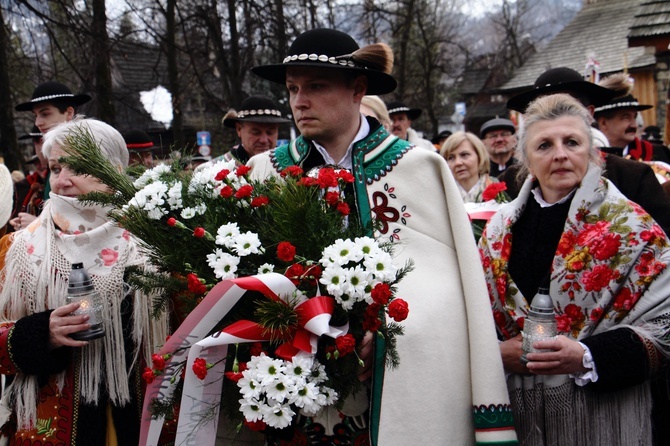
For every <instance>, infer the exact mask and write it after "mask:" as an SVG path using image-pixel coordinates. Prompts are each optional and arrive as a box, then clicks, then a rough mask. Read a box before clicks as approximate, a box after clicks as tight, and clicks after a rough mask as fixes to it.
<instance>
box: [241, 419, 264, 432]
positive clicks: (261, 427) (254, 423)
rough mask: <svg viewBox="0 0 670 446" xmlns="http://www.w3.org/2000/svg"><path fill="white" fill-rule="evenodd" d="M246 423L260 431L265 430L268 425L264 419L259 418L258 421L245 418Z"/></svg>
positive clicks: (252, 428) (253, 429)
mask: <svg viewBox="0 0 670 446" xmlns="http://www.w3.org/2000/svg"><path fill="white" fill-rule="evenodd" d="M244 425H245V426H246V427H248V428H249V429H251V430H252V431H256V432H260V431H262V430H264V429H265V428H266V427H267V425H266V424H265V422H264V421H262V420H258V421H247V420H244Z"/></svg>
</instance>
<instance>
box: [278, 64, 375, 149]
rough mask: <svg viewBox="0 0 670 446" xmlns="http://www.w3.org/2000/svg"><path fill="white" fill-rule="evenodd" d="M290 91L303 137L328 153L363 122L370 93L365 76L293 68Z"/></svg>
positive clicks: (288, 75) (288, 74) (289, 76)
mask: <svg viewBox="0 0 670 446" xmlns="http://www.w3.org/2000/svg"><path fill="white" fill-rule="evenodd" d="M286 88H287V89H288V92H289V102H290V104H291V110H292V112H293V119H294V120H295V124H296V126H297V127H298V130H300V133H301V134H302V135H303V136H304V137H306V138H308V139H313V140H315V141H316V142H318V143H319V144H321V145H323V146H324V147H326V149H328V144H329V143H331V142H333V141H338V140H339V138H341V136H342V135H343V134H347V133H349V132H350V131H351V126H352V123H353V122H354V121H356V120H358V121H360V111H359V110H360V103H361V98H362V97H363V96H364V95H365V90H366V89H367V79H366V78H365V76H358V77H356V78H353V79H352V78H350V77H348V76H346V75H345V74H344V73H343V72H342V71H341V70H334V69H330V68H314V67H291V68H288V69H287V70H286Z"/></svg>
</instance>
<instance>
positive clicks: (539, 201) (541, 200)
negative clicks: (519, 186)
mask: <svg viewBox="0 0 670 446" xmlns="http://www.w3.org/2000/svg"><path fill="white" fill-rule="evenodd" d="M576 190H577V188H576V187H575V188H574V189H572V191H571V192H570V193H569V194H568V195H566V196H565V197H563V198H561V199H560V200H558V201H557V202H556V203H547V202H546V201H545V200H544V197H543V196H542V189H540V186H537V187H536V188H535V189H533V190H531V192H532V193H533V197H535V201H537V204H539V205H540V207H541V208H548V207H551V206H553V205H555V204H561V203H565V202H566V201H568V200H569V199H570V197H572V196H573V195H574V193H575V191H576Z"/></svg>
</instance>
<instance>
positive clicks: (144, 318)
mask: <svg viewBox="0 0 670 446" xmlns="http://www.w3.org/2000/svg"><path fill="white" fill-rule="evenodd" d="M313 56H314V57H313ZM392 60H393V57H392V51H391V49H390V48H389V47H388V46H387V45H385V44H381V43H376V44H372V45H368V46H364V47H359V45H358V44H357V43H356V42H355V41H354V39H353V38H352V37H351V36H349V35H347V34H345V33H342V32H340V31H336V30H332V29H315V30H311V31H307V32H305V33H303V34H301V35H300V36H298V37H297V38H296V39H295V40H294V42H293V43H292V45H291V46H290V48H289V51H288V54H286V58H285V59H284V60H283V61H281V62H278V63H275V64H270V65H262V66H257V67H254V68H253V69H252V72H253V73H254V74H255V75H257V76H259V77H260V78H262V79H265V80H267V81H269V82H273V83H278V84H281V85H284V86H285V87H286V89H287V94H288V98H289V105H290V108H291V113H292V121H291V119H288V118H287V117H285V116H284V115H283V114H282V112H281V111H280V110H279V107H277V105H276V104H275V103H274V102H273V101H272V100H271V99H269V98H268V97H265V96H262V95H252V96H249V97H248V98H247V99H245V100H244V101H243V102H242V104H241V105H240V107H239V108H238V109H236V110H230V111H229V112H228V113H227V114H226V115H225V116H224V118H223V122H222V123H223V125H224V126H225V127H227V128H229V129H231V130H232V129H234V131H235V133H236V135H237V137H238V138H239V144H238V145H236V146H235V147H233V148H232V149H231V150H230V151H228V152H227V153H226V154H224V155H223V156H222V157H220V158H219V159H224V160H228V161H230V160H234V161H235V162H236V163H237V164H238V165H245V164H246V165H248V166H250V167H251V168H252V170H251V173H252V176H253V177H254V178H255V179H259V180H262V179H265V178H269V177H273V176H280V175H281V174H282V172H283V171H284V170H286V169H288V168H291V167H292V166H300V167H301V168H302V169H303V170H304V171H305V172H308V171H309V170H310V169H312V168H315V167H318V166H322V165H334V166H338V167H340V168H343V169H348V170H349V171H351V173H352V174H353V176H354V178H355V182H354V184H355V186H354V187H353V188H352V190H347V191H346V193H350V194H353V197H354V201H355V203H356V208H355V210H354V211H353V213H352V216H351V217H350V218H356V219H358V220H359V221H360V222H361V223H362V227H373V226H371V225H369V223H370V222H372V221H376V222H377V223H382V224H377V225H375V226H374V227H375V228H378V229H376V233H375V235H376V236H378V237H383V238H386V239H391V240H393V241H394V243H395V244H397V245H399V246H400V249H398V250H397V254H396V256H397V259H396V260H397V262H398V263H399V264H403V263H405V262H406V261H409V260H411V261H413V262H414V265H415V266H414V271H412V272H411V273H410V274H409V275H408V277H407V278H406V279H405V280H403V281H402V282H401V283H400V285H399V293H400V294H402V296H403V298H405V299H406V300H407V301H408V302H409V305H410V306H411V309H412V311H411V318H410V319H408V322H407V324H406V326H405V334H404V336H402V337H401V338H399V339H398V343H397V349H398V352H399V354H400V357H401V358H402V361H403V363H402V365H401V366H400V368H398V369H397V370H393V371H388V370H385V367H384V364H382V363H380V362H379V361H378V360H376V358H378V355H376V354H375V349H379V348H383V345H381V344H380V342H379V341H378V340H377V339H376V338H375V337H373V336H371V335H370V336H368V337H366V341H365V343H364V345H363V347H362V348H361V349H360V351H358V355H359V357H360V360H361V364H362V365H361V366H360V370H359V378H360V379H361V381H363V382H365V383H366V384H367V385H366V386H365V390H364V391H363V392H362V393H360V394H356V395H351V396H350V397H348V399H347V400H346V401H344V403H343V404H342V405H341V406H338V408H335V407H327V408H325V409H323V410H322V411H321V412H320V413H319V414H317V415H315V416H311V417H300V418H299V421H298V422H297V423H296V424H295V425H294V426H292V430H291V433H290V435H288V436H287V434H286V433H283V434H281V435H279V434H277V433H276V432H270V431H268V432H266V434H265V435H263V436H258V437H253V436H249V437H248V438H247V437H244V438H242V437H240V436H239V434H238V433H237V432H235V430H234V429H227V432H226V433H225V435H221V436H220V438H218V441H219V442H220V444H229V442H231V441H239V442H242V441H244V442H245V443H242V444H259V445H260V444H266V445H289V444H306V445H335V444H359V445H367V444H371V445H404V444H412V443H415V442H419V443H422V444H458V445H465V444H475V443H477V444H479V443H482V444H485V443H490V444H517V443H519V444H523V445H631V444H644V445H647V444H658V445H661V444H667V443H668V441H670V426H667V422H666V420H667V418H668V416H670V397H669V389H668V367H667V357H668V356H669V355H670V342H669V341H670V337H669V336H670V333H669V329H670V325H669V324H670V299H668V298H669V297H670V286H669V285H668V284H666V280H670V270H669V268H668V264H669V262H670V244H669V242H668V235H667V234H670V232H669V231H670V196H668V195H667V194H666V193H665V192H664V190H663V188H662V186H661V184H660V182H659V180H658V179H657V177H656V176H655V174H654V171H653V170H652V169H651V167H650V165H649V164H650V163H651V162H653V161H660V162H667V161H670V151H669V150H668V149H667V148H666V147H664V146H662V145H661V144H658V141H655V142H650V141H647V140H645V139H642V138H640V136H639V131H638V127H637V124H636V117H637V113H638V112H639V111H641V110H644V109H647V108H649V107H651V105H646V104H640V103H639V102H638V101H637V99H635V98H634V97H633V96H632V85H631V83H630V81H629V80H628V77H627V76H623V75H613V76H611V77H609V78H605V79H603V81H601V83H600V84H593V83H591V82H588V81H586V80H584V78H583V77H582V76H581V75H580V74H579V73H577V72H575V71H574V70H571V69H569V68H554V69H550V70H547V71H546V72H545V73H543V74H542V75H541V76H540V77H539V78H538V79H537V81H536V82H535V85H534V87H533V88H532V89H531V90H529V91H527V92H524V93H521V94H519V95H516V96H514V97H512V98H510V100H509V101H508V103H507V107H508V108H509V109H510V110H516V111H518V112H519V113H521V114H522V116H523V118H522V119H521V120H520V124H519V125H517V124H515V122H513V121H511V120H510V119H507V118H501V117H495V118H493V119H491V120H489V121H487V122H485V123H484V124H483V125H482V126H481V128H480V129H479V130H478V134H475V133H472V132H466V131H455V132H453V133H452V132H451V131H443V132H440V133H438V134H436V135H435V137H434V138H433V139H432V140H430V141H429V140H427V139H424V138H422V137H421V136H420V134H419V133H418V132H417V131H416V130H415V129H414V128H412V124H413V121H416V119H417V118H418V117H419V116H420V114H421V110H420V109H416V108H410V107H408V106H407V105H405V104H404V103H403V102H400V101H395V102H391V103H388V104H385V103H384V102H383V100H382V99H381V98H380V97H379V96H380V95H386V94H389V93H392V92H393V91H394V90H395V88H396V85H397V84H396V80H395V79H394V78H393V76H392V75H391V69H392ZM90 99H91V98H90V96H88V95H75V94H73V93H72V92H71V91H70V90H69V88H67V87H66V86H65V85H63V84H59V83H57V82H47V83H45V84H41V85H39V86H38V87H37V88H36V89H35V91H34V93H33V96H32V99H31V100H30V101H28V102H25V103H22V104H19V105H17V106H16V110H17V111H31V112H33V113H34V115H35V127H34V128H33V129H32V131H31V132H30V133H28V134H26V135H25V139H31V140H32V141H33V144H34V149H35V156H34V158H31V159H30V160H28V161H29V162H30V163H31V165H32V166H34V167H32V170H31V171H30V172H28V173H27V174H26V175H23V176H21V175H12V174H11V173H10V172H9V171H7V169H6V168H4V166H1V165H0V194H2V195H3V201H2V202H0V203H2V205H1V206H0V224H2V225H3V227H4V228H5V230H7V232H8V234H6V235H4V236H3V237H2V239H0V352H1V353H2V354H1V355H0V373H2V375H4V376H5V377H6V380H5V383H4V386H3V389H2V399H1V400H0V406H1V407H2V410H0V434H1V435H2V436H4V437H6V438H8V439H9V442H10V444H21V445H32V444H35V445H36V444H65V445H68V444H75V443H78V444H91V445H94V444H95V445H98V444H100V445H101V444H106V445H131V444H137V442H138V438H139V426H140V413H139V408H140V407H141V405H140V404H138V402H140V401H141V399H142V396H143V389H142V386H141V385H140V380H139V373H140V370H142V367H143V366H144V365H145V364H146V363H149V362H151V353H152V349H153V348H155V346H156V345H158V344H160V342H161V340H162V339H164V338H165V336H166V335H167V334H168V333H169V331H170V327H169V326H168V318H167V315H166V314H162V315H159V316H158V317H151V296H147V295H144V294H143V293H142V292H140V291H139V290H137V289H135V288H133V287H131V286H130V285H129V284H127V283H126V282H127V281H126V275H125V272H126V270H127V268H129V267H138V266H139V267H142V268H148V269H150V268H151V265H150V263H149V261H148V260H147V258H146V257H145V256H144V255H143V254H142V253H141V250H139V249H138V241H137V240H135V239H134V238H133V237H132V236H131V235H129V234H127V233H126V232H125V231H124V230H123V229H122V228H119V227H117V226H116V225H115V224H114V223H113V222H112V221H111V220H110V219H109V217H108V216H107V214H106V209H105V208H104V207H100V206H93V205H90V204H85V203H83V202H80V201H79V200H78V199H77V197H78V196H80V195H81V194H85V193H87V192H91V191H99V192H110V191H108V190H107V188H106V187H105V186H104V185H103V184H102V183H100V182H99V181H98V180H97V179H96V178H93V177H89V176H81V175H75V174H74V173H73V172H72V171H70V169H69V168H68V167H67V166H65V165H61V163H60V161H59V159H60V157H61V156H62V155H63V154H64V152H65V150H66V149H67V145H68V144H69V141H70V139H69V137H70V136H72V135H76V134H77V133H78V132H82V131H89V132H90V133H91V134H93V135H94V137H95V139H96V141H98V143H99V145H100V148H101V150H102V151H103V153H104V154H105V156H106V157H107V158H108V159H109V160H110V161H111V162H112V164H114V166H115V167H116V168H118V169H119V171H123V170H125V169H126V168H127V167H128V165H129V163H130V164H135V165H137V166H143V167H144V168H150V167H152V166H154V165H155V163H156V160H155V159H154V158H153V156H152V153H153V150H154V149H155V145H154V142H153V141H152V139H151V136H150V135H148V134H147V133H146V132H144V131H141V130H132V131H129V132H127V133H125V134H124V135H121V133H119V132H118V131H117V130H116V129H114V128H113V127H111V126H110V125H108V124H105V123H103V122H101V121H98V120H95V119H91V118H84V117H83V116H80V115H77V111H76V107H77V106H79V105H82V104H83V103H85V102H87V101H89V100H90ZM291 122H293V123H294V124H295V126H296V128H297V130H298V132H299V136H298V137H297V138H296V139H294V140H292V141H290V142H289V143H288V144H284V145H281V146H279V147H277V140H278V135H279V129H280V126H282V125H288V124H289V123H291ZM653 130H654V129H649V132H646V134H647V135H656V133H654V132H653ZM656 136H657V135H656ZM216 160H217V158H215V159H214V160H208V159H195V158H194V159H191V160H190V161H189V163H190V164H189V166H188V168H193V169H197V168H198V167H197V164H199V163H201V162H209V163H211V162H215V161H216ZM494 184H497V185H498V186H502V185H504V189H505V190H506V192H507V194H508V195H509V197H510V200H511V201H510V202H509V203H507V204H505V205H503V206H502V207H500V208H499V210H498V211H497V212H496V213H495V215H493V216H492V217H491V218H490V220H489V221H488V224H487V225H486V227H485V229H484V231H483V234H482V235H481V238H480V239H479V242H478V243H477V242H476V241H475V237H473V232H472V227H471V222H470V219H469V218H468V213H467V211H466V205H465V203H478V202H483V201H486V200H487V199H490V198H486V194H485V191H486V190H487V188H489V187H491V186H492V185H494ZM498 190H501V189H500V187H499V188H498ZM8 203H9V204H8ZM12 203H13V205H12ZM401 210H402V216H403V217H402V218H400V215H401ZM370 235H372V234H370ZM101 256H105V258H106V259H107V260H105V261H103V262H101V261H100V258H101ZM109 259H111V260H109ZM78 263H82V264H83V267H84V268H86V269H87V270H88V271H89V273H90V275H91V280H92V282H93V283H94V284H95V286H96V289H97V290H99V292H100V294H101V297H102V301H103V310H102V312H103V325H104V329H105V331H106V332H107V335H106V336H105V337H104V340H101V341H86V340H77V339H75V338H73V337H72V336H71V335H72V334H73V333H77V332H79V331H81V330H84V329H87V328H90V326H91V324H90V321H89V317H88V316H84V315H81V314H78V313H77V311H76V310H77V308H78V306H79V304H77V303H68V301H67V300H66V295H67V288H68V277H69V273H70V272H71V270H72V269H73V265H75V264H78ZM540 289H548V290H549V296H550V297H551V302H552V306H553V314H554V319H555V321H556V327H557V331H558V335H557V336H555V337H553V338H551V339H548V340H543V341H536V342H535V343H534V344H533V348H534V349H536V350H539V352H528V351H525V350H524V346H523V339H524V326H525V322H526V319H527V318H528V317H529V310H530V307H531V305H532V303H533V296H535V295H536V294H537V293H538V291H539V290H540ZM172 328H174V327H172ZM492 420H495V421H492Z"/></svg>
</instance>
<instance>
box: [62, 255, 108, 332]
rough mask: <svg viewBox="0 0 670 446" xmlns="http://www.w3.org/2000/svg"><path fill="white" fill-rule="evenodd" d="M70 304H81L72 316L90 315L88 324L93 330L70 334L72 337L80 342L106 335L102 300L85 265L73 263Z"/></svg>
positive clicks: (69, 283) (68, 297)
mask: <svg viewBox="0 0 670 446" xmlns="http://www.w3.org/2000/svg"><path fill="white" fill-rule="evenodd" d="M67 301H68V303H74V302H78V303H79V308H77V309H76V310H75V311H74V313H72V314H77V315H79V314H85V315H88V317H89V319H88V323H89V324H91V328H89V329H88V330H83V331H79V332H77V333H72V334H70V337H71V338H73V339H76V340H78V341H90V340H91V339H97V338H100V337H102V336H104V335H105V329H104V328H103V326H102V300H101V299H100V295H99V294H98V292H97V291H95V287H94V286H93V282H92V281H91V277H90V276H89V274H88V271H86V268H84V264H83V263H73V264H72V270H71V271H70V279H69V281H68V286H67Z"/></svg>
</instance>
